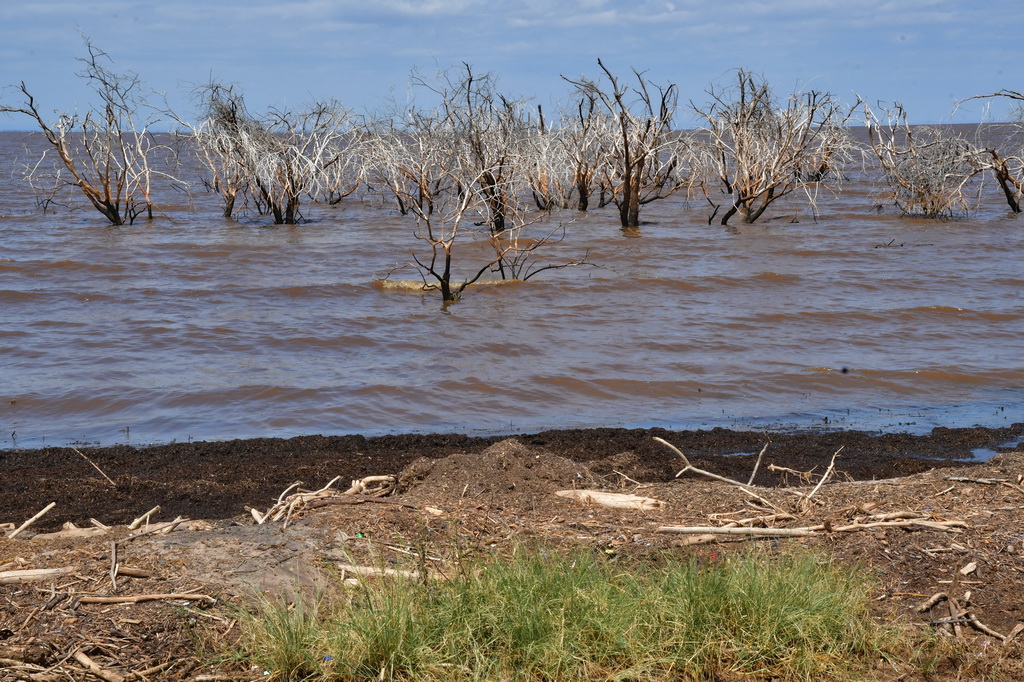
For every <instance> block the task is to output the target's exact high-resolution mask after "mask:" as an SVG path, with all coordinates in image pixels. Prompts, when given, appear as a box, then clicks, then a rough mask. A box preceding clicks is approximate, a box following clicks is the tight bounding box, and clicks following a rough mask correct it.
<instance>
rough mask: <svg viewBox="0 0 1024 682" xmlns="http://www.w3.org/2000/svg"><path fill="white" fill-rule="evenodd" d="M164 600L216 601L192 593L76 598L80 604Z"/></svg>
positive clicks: (209, 597)
mask: <svg viewBox="0 0 1024 682" xmlns="http://www.w3.org/2000/svg"><path fill="white" fill-rule="evenodd" d="M165 599H180V600H182V601H194V602H205V603H207V604H216V603H217V600H216V599H214V598H213V597H211V596H209V595H206V594H197V593H194V592H170V593H167V594H136V595H134V596H121V597H103V596H98V595H85V596H82V597H79V598H78V603H80V604H138V603H139V602H143V601H157V600H165Z"/></svg>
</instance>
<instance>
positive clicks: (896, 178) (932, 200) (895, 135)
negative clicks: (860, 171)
mask: <svg viewBox="0 0 1024 682" xmlns="http://www.w3.org/2000/svg"><path fill="white" fill-rule="evenodd" d="M879 109H880V114H876V113H875V111H874V110H873V109H872V108H871V107H869V106H867V104H864V120H865V124H866V125H867V130H868V141H869V142H870V144H871V150H872V152H874V156H875V158H876V159H877V160H878V162H879V164H880V165H881V168H882V173H883V174H884V176H885V179H886V183H887V185H888V188H887V190H886V191H885V192H884V194H883V197H882V198H883V199H884V200H885V201H892V202H893V203H894V204H895V205H896V206H897V208H899V209H900V211H902V212H903V213H904V214H906V215H917V216H922V217H925V218H948V217H952V216H955V215H957V214H958V213H967V212H969V210H970V209H971V207H972V203H973V202H972V201H970V198H969V196H968V188H969V185H970V182H971V180H972V179H973V178H975V177H976V176H978V175H979V174H980V173H982V172H983V171H984V170H985V167H986V165H985V163H984V161H983V154H982V152H983V150H981V149H979V148H978V147H977V146H975V145H974V144H973V143H972V142H971V141H970V140H968V139H967V138H966V137H964V136H962V135H957V134H955V133H953V132H951V131H949V130H946V129H942V128H936V127H928V126H922V127H916V126H911V125H910V123H909V121H908V119H907V112H906V109H904V108H903V105H902V104H900V103H898V102H896V103H894V104H893V105H892V106H891V107H879Z"/></svg>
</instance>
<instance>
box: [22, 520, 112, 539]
mask: <svg viewBox="0 0 1024 682" xmlns="http://www.w3.org/2000/svg"><path fill="white" fill-rule="evenodd" d="M108 530H109V529H108ZM108 530H104V529H102V528H97V527H93V528H79V527H78V526H76V525H75V524H73V523H65V524H64V528H63V529H61V530H58V531H55V532H53V533H36V534H35V535H33V536H32V539H33V540H61V539H66V538H88V537H95V536H97V535H105V534H106V533H107V532H108Z"/></svg>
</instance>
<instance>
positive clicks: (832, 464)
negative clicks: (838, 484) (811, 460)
mask: <svg viewBox="0 0 1024 682" xmlns="http://www.w3.org/2000/svg"><path fill="white" fill-rule="evenodd" d="M845 447H846V446H845V445H841V446H839V449H838V450H836V451H835V454H833V455H832V461H831V462H829V464H828V469H826V470H825V475H824V476H822V477H821V480H820V481H818V485H816V486H814V490H812V491H811V492H809V493H808V494H807V496H806V497H804V498H803V499H802V500H801V502H800V504H801V506H804V507H805V508H809V507H810V503H811V498H812V497H814V494H815V493H816V492H818V490H819V489H820V488H821V486H822V485H824V484H825V481H827V480H828V477H829V476H831V475H832V472H833V471H834V470H835V467H836V457H838V456H839V453H840V452H842V451H843V448H845Z"/></svg>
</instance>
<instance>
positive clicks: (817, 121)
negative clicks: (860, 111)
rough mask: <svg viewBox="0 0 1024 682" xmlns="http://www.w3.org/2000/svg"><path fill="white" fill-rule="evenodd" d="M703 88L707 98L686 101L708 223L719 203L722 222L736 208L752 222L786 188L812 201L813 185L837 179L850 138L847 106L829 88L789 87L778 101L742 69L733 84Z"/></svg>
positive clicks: (767, 87)
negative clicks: (694, 123)
mask: <svg viewBox="0 0 1024 682" xmlns="http://www.w3.org/2000/svg"><path fill="white" fill-rule="evenodd" d="M708 94H709V95H710V97H711V99H710V101H709V103H708V104H706V105H705V106H703V107H697V106H694V110H695V112H696V113H697V115H698V117H699V118H700V119H702V121H703V126H702V127H701V129H700V130H699V131H698V133H697V136H698V139H700V140H701V142H700V143H698V144H695V145H694V147H693V149H694V152H695V153H694V157H695V160H694V166H695V175H696V184H697V185H698V186H699V187H700V190H701V192H702V193H703V195H704V197H705V198H706V199H707V201H708V203H709V204H710V205H711V207H712V209H713V210H712V212H711V215H710V216H709V217H708V222H709V223H710V222H712V221H714V219H715V218H716V217H717V216H718V214H719V212H720V211H722V209H724V212H723V213H722V214H721V218H720V220H721V224H722V225H728V224H729V221H730V220H731V219H732V218H733V217H734V216H736V215H739V217H740V219H742V220H743V222H745V223H753V222H755V221H756V220H757V219H758V218H760V217H761V216H762V215H763V214H764V212H765V211H766V210H767V209H768V207H769V206H771V205H772V204H773V203H775V202H776V201H778V200H779V199H781V198H783V197H785V196H788V195H790V194H792V193H794V192H803V193H804V195H805V196H806V197H807V199H808V200H809V201H810V202H811V204H812V206H813V203H814V192H815V190H817V189H818V188H819V187H820V186H822V185H826V184H828V183H833V184H834V183H836V182H838V181H839V180H841V178H842V175H841V173H840V172H839V168H841V166H842V165H843V164H845V163H846V162H847V161H848V159H849V156H850V150H851V149H852V146H853V145H852V142H851V141H850V138H849V136H847V135H846V132H845V129H844V126H845V124H846V122H847V119H848V118H849V111H844V110H843V108H842V107H841V105H840V104H839V102H838V101H837V100H836V99H835V98H834V97H833V96H832V95H831V94H828V93H822V92H817V91H811V92H806V93H794V94H792V95H790V96H789V97H788V98H787V100H786V102H785V104H783V105H780V104H779V103H778V102H777V101H776V98H775V95H774V93H773V92H772V89H771V86H770V85H769V84H768V83H767V82H766V81H764V80H762V79H760V78H758V77H757V76H755V75H753V74H751V73H750V72H748V71H743V70H740V71H738V72H737V77H736V84H735V85H733V86H731V87H728V88H722V89H716V88H712V89H710V90H708Z"/></svg>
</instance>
